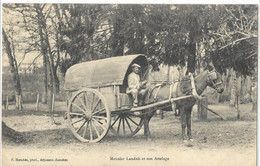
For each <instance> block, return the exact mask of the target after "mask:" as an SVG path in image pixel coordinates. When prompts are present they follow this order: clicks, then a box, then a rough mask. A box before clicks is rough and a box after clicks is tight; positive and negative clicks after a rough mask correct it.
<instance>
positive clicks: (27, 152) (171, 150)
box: [2, 105, 256, 166]
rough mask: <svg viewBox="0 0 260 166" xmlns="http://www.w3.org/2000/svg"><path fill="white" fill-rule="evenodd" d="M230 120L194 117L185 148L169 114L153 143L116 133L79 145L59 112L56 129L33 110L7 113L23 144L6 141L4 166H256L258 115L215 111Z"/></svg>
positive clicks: (154, 124)
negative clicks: (121, 136)
mask: <svg viewBox="0 0 260 166" xmlns="http://www.w3.org/2000/svg"><path fill="white" fill-rule="evenodd" d="M211 108H212V109H214V110H215V111H218V113H220V114H222V115H223V116H226V118H227V120H226V121H223V120H220V118H219V117H216V116H214V115H211V114H209V118H208V121H206V122H200V121H198V120H197V119H196V110H194V113H193V117H192V119H193V122H192V132H193V137H194V141H193V142H183V141H182V140H181V139H180V137H181V135H180V133H181V127H180V120H179V118H176V117H174V115H173V112H167V113H166V114H165V118H164V119H160V117H156V116H155V117H153V118H152V120H151V123H150V129H151V133H152V136H153V141H150V142H148V141H147V140H146V139H145V138H144V136H143V131H142V130H141V131H140V132H139V133H137V134H136V135H135V136H134V137H132V138H120V137H116V136H114V135H113V134H112V133H110V132H109V133H108V135H107V136H106V137H105V138H104V139H103V140H102V141H101V142H100V143H96V144H85V143H81V142H79V141H78V140H77V139H75V137H74V136H73V135H72V133H71V131H70V130H69V129H68V127H67V125H66V123H65V121H64V120H63V117H62V116H61V115H62V113H63V112H62V111H61V112H59V111H58V112H57V113H58V117H56V118H55V120H56V121H58V122H60V123H61V125H58V126H57V125H52V124H51V120H50V118H49V117H48V116H46V115H47V114H46V112H44V111H42V112H41V111H40V112H37V113H35V111H33V110H30V109H29V108H28V109H27V111H24V112H22V113H19V112H18V113H17V112H16V111H8V112H5V111H3V118H2V119H3V121H4V122H5V123H6V124H7V125H8V126H9V127H11V128H13V129H15V130H16V131H19V132H23V136H24V138H25V139H26V141H25V142H24V143H18V144H17V143H12V142H10V141H8V140H4V141H3V157H2V159H3V165H4V166H5V165H8V166H12V165H23V166H26V165H45V166H52V165H55V166H56V165H70V166H72V165H76V166H78V165H84V166H86V165H90V166H95V165H97V166H107V165H111V166H112V165H113V166H114V165H123V166H124V165H125V166H126V165H141V166H145V165H149V166H150V165H171V166H172V165H187V166H189V165H192V166H197V165H198V166H204V165H205V166H206V165H207V166H208V165H211V166H219V165H222V166H225V165H227V166H233V165H234V166H235V165H236V166H237V165H239V166H251V165H256V113H252V112H250V108H251V106H250V105H242V106H241V108H242V110H241V115H242V116H241V120H238V121H237V120H236V119H235V117H236V112H235V111H234V109H233V108H230V107H229V106H228V105H215V106H211Z"/></svg>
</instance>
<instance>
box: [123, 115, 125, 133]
mask: <svg viewBox="0 0 260 166" xmlns="http://www.w3.org/2000/svg"><path fill="white" fill-rule="evenodd" d="M123 132H124V134H125V119H124V118H123Z"/></svg>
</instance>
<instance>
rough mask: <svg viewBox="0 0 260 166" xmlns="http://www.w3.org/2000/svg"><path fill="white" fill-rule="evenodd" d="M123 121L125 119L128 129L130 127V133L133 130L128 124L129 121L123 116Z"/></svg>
mask: <svg viewBox="0 0 260 166" xmlns="http://www.w3.org/2000/svg"><path fill="white" fill-rule="evenodd" d="M125 121H126V124H127V126H128V127H129V129H130V131H131V133H132V132H133V130H132V128H131V126H130V124H129V122H128V120H127V119H126V118H125Z"/></svg>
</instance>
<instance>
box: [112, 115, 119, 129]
mask: <svg viewBox="0 0 260 166" xmlns="http://www.w3.org/2000/svg"><path fill="white" fill-rule="evenodd" d="M119 118H120V116H118V117H117V118H116V120H115V121H114V122H113V124H112V125H111V127H113V126H114V124H115V123H116V122H117V121H118V119H119Z"/></svg>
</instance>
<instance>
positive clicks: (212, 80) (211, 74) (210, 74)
mask: <svg viewBox="0 0 260 166" xmlns="http://www.w3.org/2000/svg"><path fill="white" fill-rule="evenodd" d="M217 79H218V75H217V71H216V70H212V71H209V72H208V79H207V83H208V84H212V88H214V89H216V90H217V91H219V88H218V85H220V84H222V82H221V81H218V82H215V81H216V80H217Z"/></svg>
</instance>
